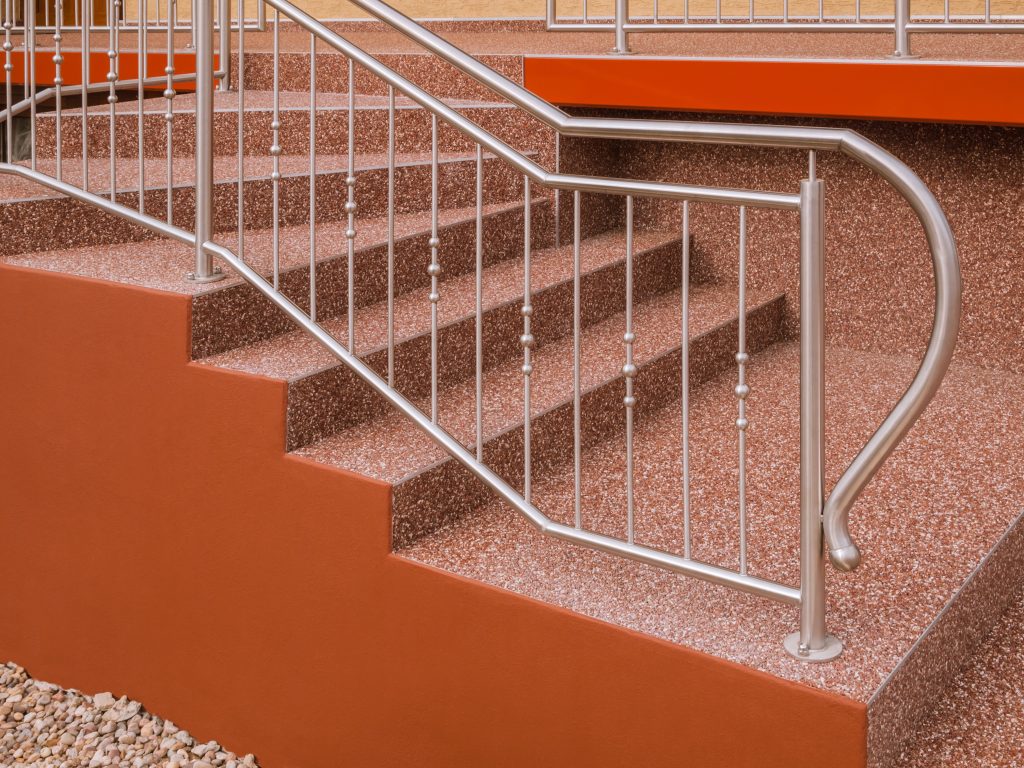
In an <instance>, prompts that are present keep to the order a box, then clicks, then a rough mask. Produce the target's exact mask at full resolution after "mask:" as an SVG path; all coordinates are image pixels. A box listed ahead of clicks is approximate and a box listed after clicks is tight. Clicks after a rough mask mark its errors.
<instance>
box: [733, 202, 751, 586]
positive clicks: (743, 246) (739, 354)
mask: <svg viewBox="0 0 1024 768" xmlns="http://www.w3.org/2000/svg"><path fill="white" fill-rule="evenodd" d="M749 360H750V356H749V355H748V354H747V208H746V206H740V266H739V339H738V345H737V350H736V367H737V369H738V377H737V383H736V390H735V391H736V398H737V402H738V407H739V415H738V417H737V419H736V429H737V430H738V432H739V505H740V521H739V522H740V573H742V574H746V572H747V427H748V426H749V422H748V421H747V396H748V395H749V394H750V387H749V386H747V362H748V361H749Z"/></svg>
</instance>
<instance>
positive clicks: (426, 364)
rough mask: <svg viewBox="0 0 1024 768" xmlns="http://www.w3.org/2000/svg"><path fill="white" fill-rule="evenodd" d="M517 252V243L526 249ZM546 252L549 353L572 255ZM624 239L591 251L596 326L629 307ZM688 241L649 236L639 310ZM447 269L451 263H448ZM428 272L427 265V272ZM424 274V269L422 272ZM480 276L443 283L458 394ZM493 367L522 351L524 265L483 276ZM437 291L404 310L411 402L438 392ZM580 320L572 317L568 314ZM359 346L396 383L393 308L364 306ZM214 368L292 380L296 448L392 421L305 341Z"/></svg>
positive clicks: (561, 330) (535, 265) (507, 263)
mask: <svg viewBox="0 0 1024 768" xmlns="http://www.w3.org/2000/svg"><path fill="white" fill-rule="evenodd" d="M517 244H518V243H517ZM534 245H535V247H537V250H536V251H535V252H534V254H533V257H532V265H531V272H532V281H531V282H532V289H533V290H532V305H533V308H534V311H533V325H532V329H531V330H532V332H533V334H534V336H535V338H536V340H537V344H538V345H539V347H540V348H541V349H543V347H544V345H546V344H549V343H552V342H556V341H557V340H558V339H561V338H563V337H564V336H565V335H566V334H567V333H570V332H571V326H570V324H569V322H568V321H567V320H568V318H571V314H569V315H567V314H566V310H567V308H571V302H572V250H571V246H563V247H561V248H551V249H546V250H545V249H543V248H541V247H539V246H541V245H542V242H535V243H534ZM624 252H625V243H624V237H623V235H622V234H621V233H619V232H607V233H604V234H601V235H597V236H596V237H594V238H591V239H589V240H587V241H585V242H584V243H583V253H585V254H586V259H585V260H584V261H583V262H582V263H583V274H582V277H581V286H580V287H581V296H582V298H583V307H584V311H583V312H582V313H581V322H582V324H583V325H584V326H590V325H592V324H594V323H597V322H600V321H601V320H603V319H604V318H605V317H606V316H607V314H608V313H613V312H617V311H621V309H622V305H623V302H624V301H625V299H624V296H623V295H622V281H623V275H624V259H623V255H624ZM679 252H680V247H679V240H678V238H677V236H676V235H674V234H671V233H669V234H665V233H646V234H640V235H638V237H637V242H636V248H635V257H634V258H635V268H634V270H635V279H636V284H635V296H636V299H637V300H638V301H642V300H644V299H646V298H648V297H651V296H654V295H656V294H657V293H659V292H662V291H664V289H665V286H666V285H668V284H672V283H675V282H678V279H679ZM442 263H443V260H442ZM424 266H425V265H424ZM423 272H424V274H425V269H424V270H423ZM475 281H476V276H475V272H470V271H464V273H463V274H461V275H456V276H453V277H450V278H449V279H448V280H446V281H444V282H442V283H441V286H440V290H439V294H440V296H441V301H440V302H439V303H438V310H439V311H438V326H439V328H438V376H439V383H440V386H442V387H449V386H452V385H454V384H457V383H458V382H460V381H464V380H465V379H467V378H468V377H470V376H472V375H473V373H474V370H475V333H476V321H475V317H476V315H475V295H476V294H475ZM482 283H483V345H484V366H485V367H486V368H488V369H490V368H493V367H495V366H500V365H502V364H504V363H505V362H507V361H508V360H509V359H510V358H514V357H517V356H518V354H519V352H520V347H519V334H520V333H521V323H522V319H521V316H520V308H521V305H522V260H521V258H508V257H507V254H506V258H505V260H502V261H496V262H492V263H490V265H489V266H488V267H487V268H486V269H485V270H484V273H483V275H482ZM428 292H429V288H428V287H427V286H423V287H422V289H421V290H419V291H410V292H407V293H405V294H404V295H402V296H399V297H398V298H397V299H396V301H395V338H396V346H395V357H394V361H395V387H396V389H398V391H400V392H402V393H403V394H404V395H406V396H407V397H414V398H415V397H420V396H423V395H424V394H426V393H428V392H429V391H430V327H431V326H430V322H431V321H430V303H429V301H428V300H427V293H428ZM569 311H570V312H571V309H569ZM323 325H324V327H325V328H326V329H327V330H329V331H331V332H332V334H333V335H334V336H335V338H338V339H343V340H345V339H347V336H348V324H347V317H339V318H337V319H336V320H328V321H326V322H325V323H323ZM356 345H357V351H358V353H359V355H360V357H361V358H362V359H363V361H364V362H366V363H367V364H368V365H369V366H370V367H371V368H373V369H374V370H376V371H377V372H378V373H379V374H380V375H382V376H385V375H386V374H387V365H388V358H387V303H386V301H384V300H383V297H382V300H381V301H380V302H378V303H377V304H372V305H367V306H362V307H360V309H359V310H358V312H357V313H356ZM203 362H205V363H207V364H210V365H217V366H219V367H225V368H229V369H231V370H240V371H244V372H247V373H253V374H258V375H264V376H274V377H276V378H284V379H286V380H287V381H288V438H287V445H286V447H287V449H288V450H294V449H296V448H299V447H301V446H303V445H308V444H309V443H312V442H315V441H318V440H321V439H323V438H325V437H328V436H329V435H331V434H334V433H335V432H338V431H340V430H342V429H346V428H350V427H352V426H354V425H356V424H359V423H362V422H363V421H365V420H366V419H368V418H372V417H377V416H381V415H384V414H385V413H386V412H387V411H386V407H385V405H384V403H383V402H382V401H381V400H380V399H379V398H376V397H374V396H373V395H372V393H370V392H369V391H368V388H367V387H366V385H365V384H363V383H362V382H361V381H360V380H359V379H358V377H356V376H355V375H354V374H353V373H352V372H351V371H350V370H349V369H348V367H347V366H345V365H343V364H341V363H339V362H338V361H337V360H335V359H334V357H333V356H332V355H330V354H329V353H328V352H326V350H323V349H321V348H320V347H319V345H317V344H316V343H315V342H312V341H311V340H310V339H309V338H308V337H307V336H306V335H305V334H303V333H301V332H294V333H290V334H286V335H284V336H280V337H277V338H274V339H270V340H268V341H266V342H263V343H260V344H256V345H252V346H249V347H243V348H239V349H234V350H231V351H229V352H226V353H224V354H221V355H217V356H214V357H210V358H206V359H205V360H204V361H203Z"/></svg>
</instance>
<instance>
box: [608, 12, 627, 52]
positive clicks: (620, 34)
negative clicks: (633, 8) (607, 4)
mask: <svg viewBox="0 0 1024 768" xmlns="http://www.w3.org/2000/svg"><path fill="white" fill-rule="evenodd" d="M628 21H629V0H615V47H614V48H612V53H620V54H622V53H629V52H630V50H629V34H628V33H627V32H626V23H627V22H628Z"/></svg>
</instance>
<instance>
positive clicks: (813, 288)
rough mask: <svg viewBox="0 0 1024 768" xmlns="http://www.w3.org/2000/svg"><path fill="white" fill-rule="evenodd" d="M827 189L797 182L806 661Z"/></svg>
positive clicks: (821, 615) (812, 633) (815, 570)
mask: <svg viewBox="0 0 1024 768" xmlns="http://www.w3.org/2000/svg"><path fill="white" fill-rule="evenodd" d="M824 197H825V187H824V182H823V181H821V180H819V179H815V178H813V177H811V178H810V179H806V180H804V181H802V182H801V183H800V198H801V205H800V518H801V523H800V642H799V647H798V653H799V655H801V656H808V655H810V654H811V653H812V652H813V651H817V650H820V649H822V648H824V647H825V645H826V633H825V558H824V549H823V541H822V538H823V536H822V524H821V511H822V505H823V504H824V482H825V479H824V478H825V470H824V444H825V427H824V410H825V406H824V398H825V387H824V380H825V364H824V360H825V332H824V326H825V309H824V301H825V300H824V293H825V278H824V270H825V239H824V228H825V206H824Z"/></svg>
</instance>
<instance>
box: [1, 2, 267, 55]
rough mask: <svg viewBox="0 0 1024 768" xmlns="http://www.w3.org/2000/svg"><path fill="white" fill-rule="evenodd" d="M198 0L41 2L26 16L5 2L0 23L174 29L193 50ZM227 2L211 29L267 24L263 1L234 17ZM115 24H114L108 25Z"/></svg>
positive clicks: (51, 28) (39, 28)
mask: <svg viewBox="0 0 1024 768" xmlns="http://www.w3.org/2000/svg"><path fill="white" fill-rule="evenodd" d="M196 8H197V0H180V2H179V0H44V1H43V2H42V3H41V4H36V7H35V14H28V13H25V11H24V8H23V7H22V6H21V5H20V4H19V3H14V2H11V0H4V2H2V3H0V23H5V22H6V21H7V20H8V19H10V20H11V23H12V26H13V28H14V29H15V31H20V30H24V28H25V27H26V26H28V25H30V24H31V25H33V26H34V28H35V31H36V32H47V33H50V32H55V31H56V30H57V29H58V28H60V29H63V30H64V31H65V32H80V31H81V30H82V29H83V27H84V26H85V25H84V24H83V21H84V20H85V19H90V18H91V19H92V24H89V25H88V26H89V28H90V29H91V30H93V31H107V30H109V29H110V27H111V26H117V27H119V28H120V29H123V30H128V31H135V30H138V29H141V28H142V27H145V28H146V29H147V30H149V31H153V32H155V31H159V30H167V29H168V28H170V29H173V30H174V31H175V32H188V33H189V35H190V39H189V41H188V42H187V43H186V45H188V46H189V47H195V43H194V37H192V35H193V32H194V29H195V24H194V23H193V20H194V19H195V18H197V10H196ZM227 8H228V3H223V2H219V3H218V4H217V6H216V8H215V12H214V20H213V24H214V29H216V30H218V31H219V30H220V28H221V18H227V19H228V25H229V27H230V28H231V29H235V30H237V29H238V20H239V19H242V20H243V21H244V24H245V27H246V28H247V29H259V30H261V31H262V30H265V29H266V25H267V13H266V6H265V5H264V4H263V2H262V0H255V1H254V0H249V2H248V3H243V4H242V7H241V8H239V9H238V10H239V12H238V13H237V14H232V13H227V12H226V10H227ZM111 22H114V23H111Z"/></svg>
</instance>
